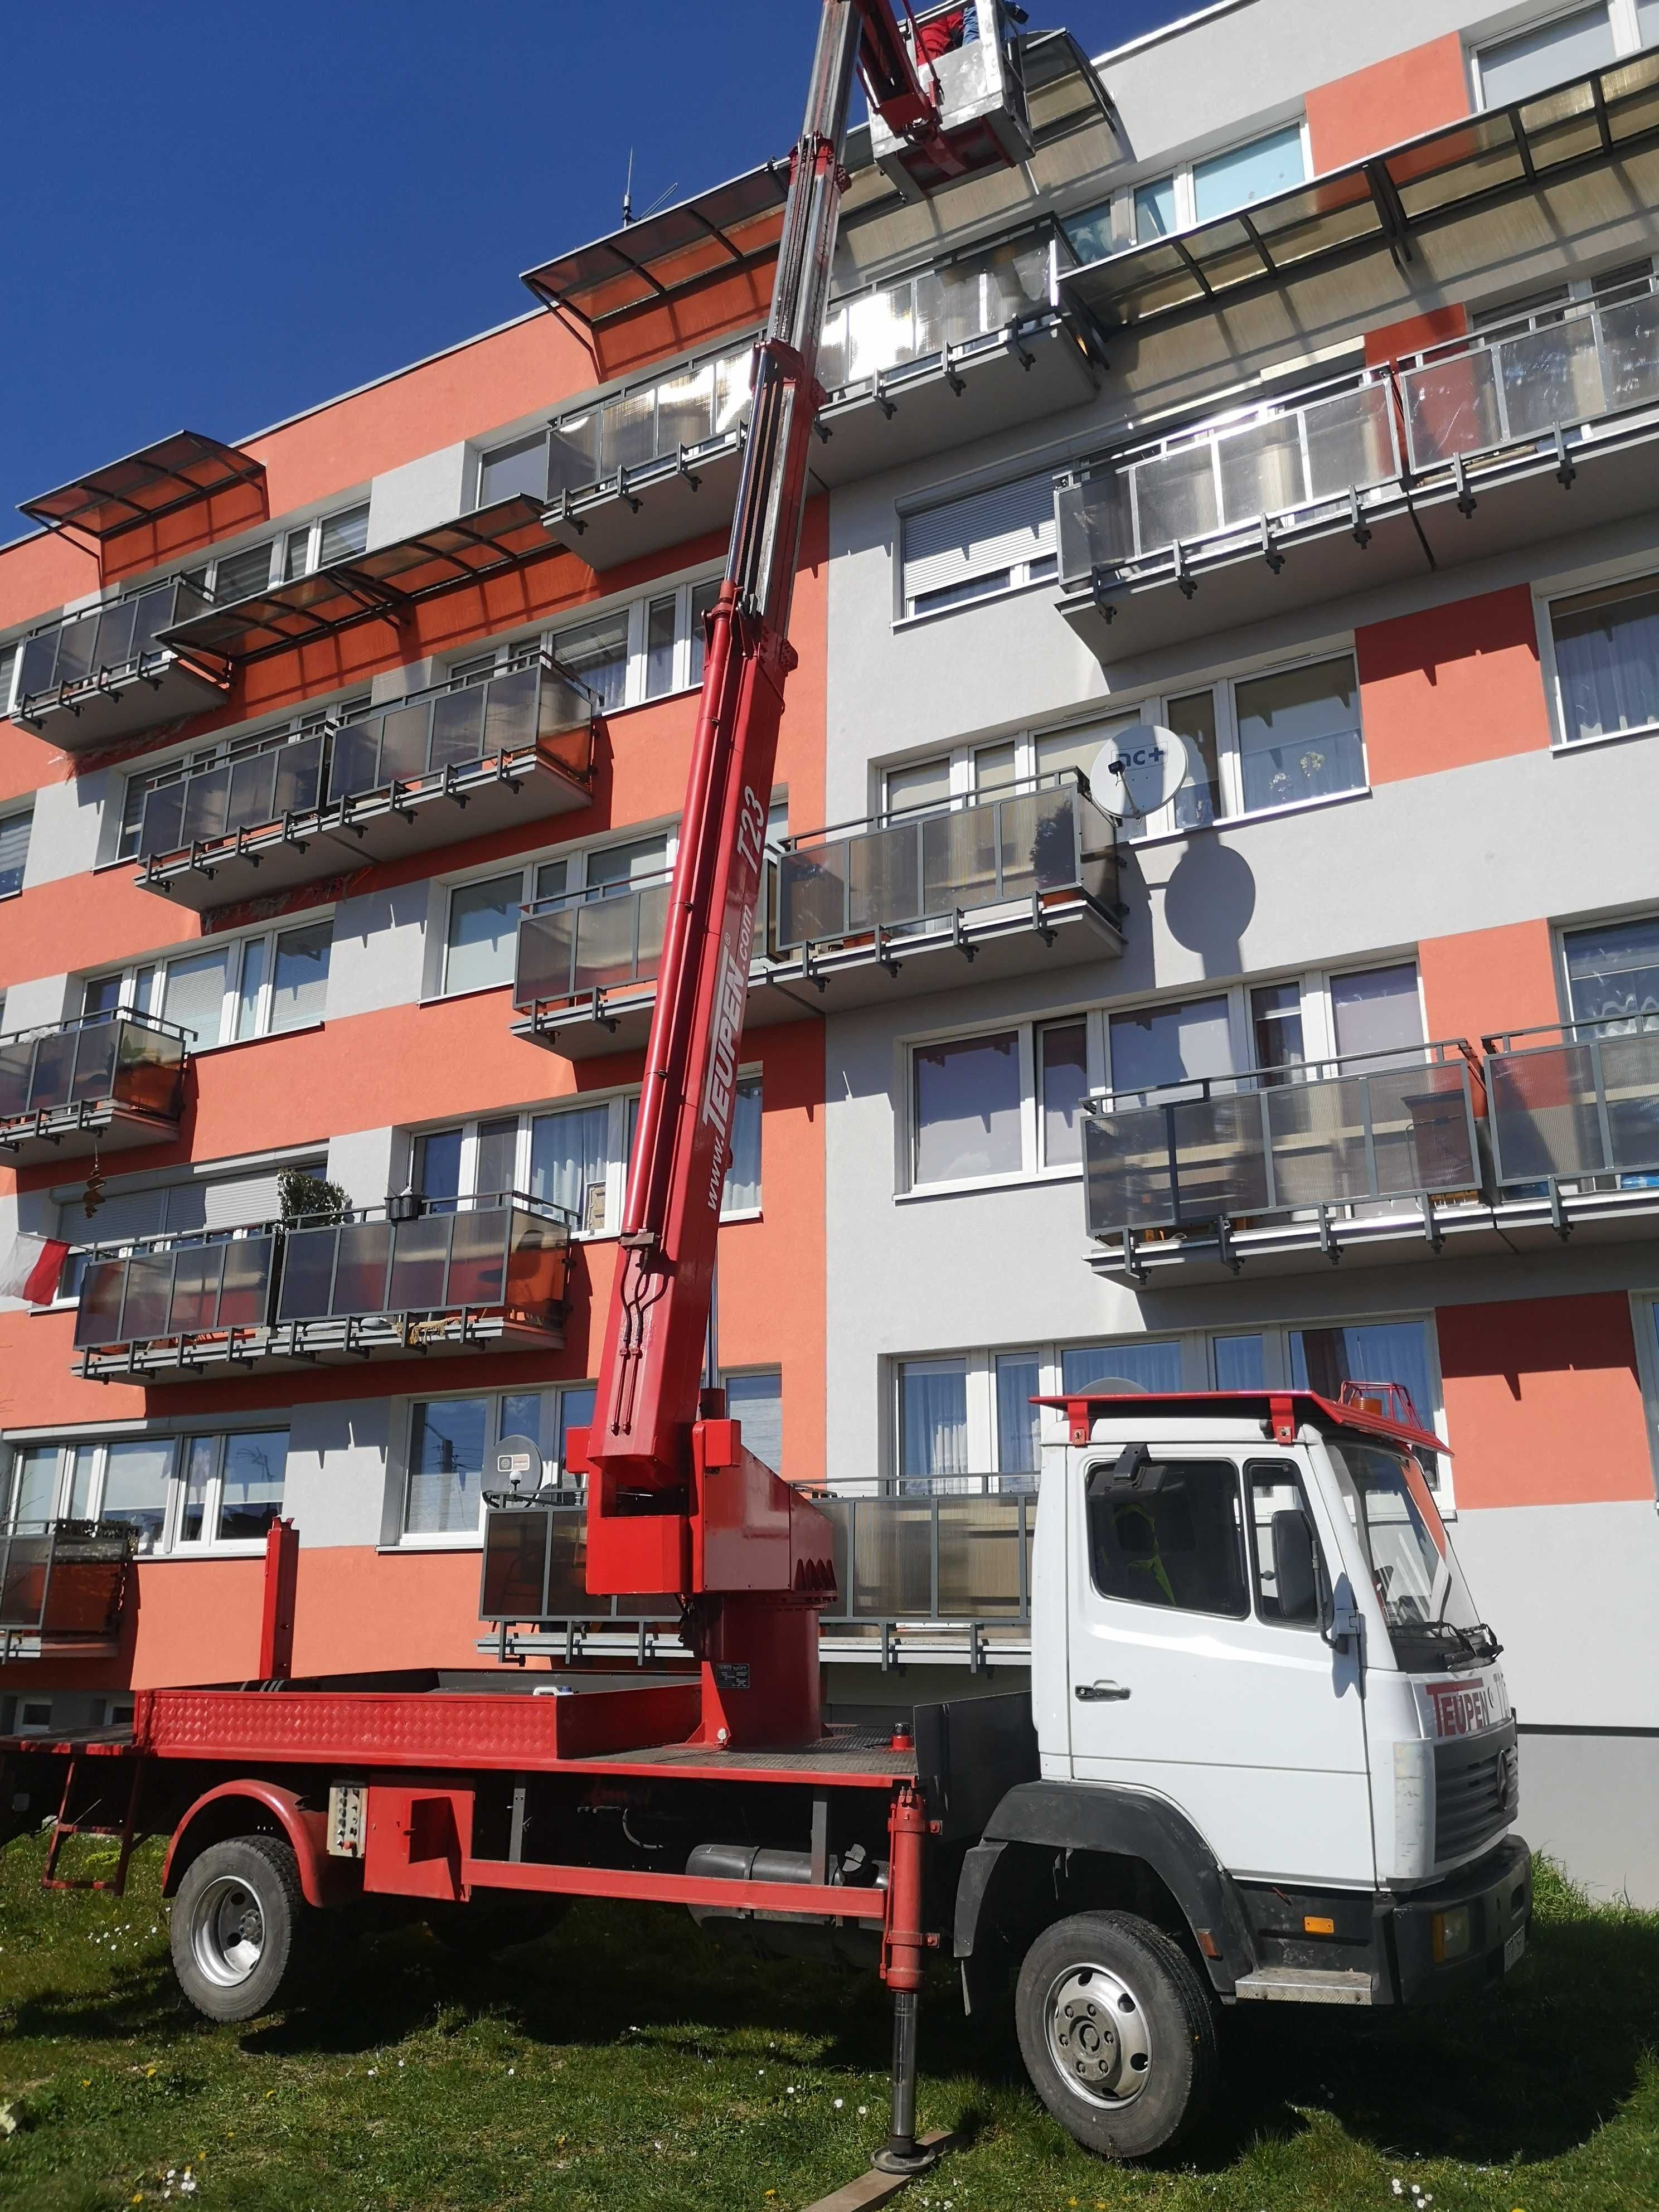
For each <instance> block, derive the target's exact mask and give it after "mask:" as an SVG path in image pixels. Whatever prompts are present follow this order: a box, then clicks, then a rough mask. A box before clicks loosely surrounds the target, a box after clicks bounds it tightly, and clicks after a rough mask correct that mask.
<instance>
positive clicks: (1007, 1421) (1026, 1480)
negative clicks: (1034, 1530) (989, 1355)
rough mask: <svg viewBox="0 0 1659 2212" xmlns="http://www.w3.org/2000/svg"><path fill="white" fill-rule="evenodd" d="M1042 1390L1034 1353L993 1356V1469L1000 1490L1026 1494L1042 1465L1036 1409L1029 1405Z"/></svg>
mask: <svg viewBox="0 0 1659 2212" xmlns="http://www.w3.org/2000/svg"><path fill="white" fill-rule="evenodd" d="M1041 1389H1042V1370H1041V1368H1040V1367H1039V1366H1038V1364H1037V1357H1036V1353H1035V1352H1000V1353H999V1354H998V1355H997V1466H998V1468H999V1469H1000V1474H1001V1478H1002V1480H1001V1485H1000V1486H1001V1488H1003V1489H1004V1490H1028V1489H1031V1488H1033V1487H1034V1486H1035V1478H1036V1473H1037V1470H1038V1468H1040V1467H1041V1466H1042V1448H1041V1442H1040V1437H1041V1430H1040V1426H1039V1422H1038V1416H1037V1409H1036V1407H1035V1406H1034V1405H1033V1404H1032V1403H1031V1400H1032V1399H1033V1398H1035V1397H1036V1395H1037V1393H1038V1392H1039V1391H1040V1390H1041Z"/></svg>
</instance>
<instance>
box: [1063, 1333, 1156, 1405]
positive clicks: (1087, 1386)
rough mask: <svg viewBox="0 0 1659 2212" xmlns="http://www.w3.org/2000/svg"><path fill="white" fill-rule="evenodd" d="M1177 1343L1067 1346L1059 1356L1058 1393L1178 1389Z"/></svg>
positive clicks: (1132, 1342)
mask: <svg viewBox="0 0 1659 2212" xmlns="http://www.w3.org/2000/svg"><path fill="white" fill-rule="evenodd" d="M1181 1376H1182V1356H1181V1346H1179V1344H1149V1343H1146V1342H1145V1341H1144V1340H1141V1339H1139V1338H1132V1339H1130V1340H1127V1342H1120V1343H1117V1344H1074V1345H1069V1346H1067V1347H1066V1350H1065V1351H1064V1352H1061V1353H1060V1389H1061V1391H1062V1393H1069V1392H1072V1391H1078V1390H1106V1389H1125V1388H1127V1389H1130V1390H1179V1389H1181V1387H1182V1383H1181Z"/></svg>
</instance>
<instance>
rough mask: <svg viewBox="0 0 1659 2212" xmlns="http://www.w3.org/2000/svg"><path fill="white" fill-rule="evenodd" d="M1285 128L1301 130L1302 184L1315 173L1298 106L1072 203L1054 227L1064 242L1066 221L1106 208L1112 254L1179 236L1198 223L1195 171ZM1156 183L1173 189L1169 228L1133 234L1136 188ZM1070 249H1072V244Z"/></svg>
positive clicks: (1221, 214) (1221, 217)
mask: <svg viewBox="0 0 1659 2212" xmlns="http://www.w3.org/2000/svg"><path fill="white" fill-rule="evenodd" d="M1291 129H1295V130H1296V131H1298V132H1299V133H1300V135H1301V139H1302V182H1303V183H1304V185H1305V184H1307V183H1309V182H1310V180H1311V179H1312V177H1313V175H1314V173H1315V172H1314V166H1313V139H1312V135H1311V133H1310V129H1309V125H1308V118H1307V114H1306V112H1305V111H1304V112H1302V113H1300V114H1297V115H1287V116H1285V117H1284V118H1282V119H1281V120H1280V121H1279V122H1278V123H1270V124H1268V125H1267V127H1266V128H1265V129H1262V130H1252V131H1250V132H1249V134H1248V136H1246V137H1242V138H1231V139H1229V140H1228V141H1227V143H1225V145H1221V146H1212V147H1211V148H1210V149H1208V151H1207V152H1206V153H1202V154H1195V155H1189V156H1188V159H1187V160H1186V161H1176V162H1172V163H1170V166H1169V167H1166V168H1159V169H1153V170H1150V171H1148V173H1146V175H1145V176H1139V177H1134V178H1132V179H1129V180H1128V181H1127V183H1125V184H1122V185H1119V186H1117V188H1116V189H1115V191H1112V192H1111V193H1110V194H1109V196H1108V197H1107V198H1106V199H1105V200H1104V201H1101V200H1096V201H1094V202H1092V203H1091V204H1089V205H1086V206H1083V207H1079V208H1076V209H1074V210H1072V211H1071V212H1070V213H1068V214H1066V215H1064V216H1061V217H1060V228H1062V230H1065V231H1066V238H1067V242H1068V243H1069V242H1070V232H1069V229H1067V226H1068V225H1069V224H1071V223H1073V222H1081V221H1083V220H1084V219H1085V218H1086V217H1087V216H1099V215H1100V214H1101V213H1102V212H1103V210H1109V211H1110V212H1109V223H1110V227H1111V236H1112V241H1113V243H1112V247H1111V251H1112V252H1114V253H1122V252H1127V251H1129V250H1130V249H1131V248H1132V247H1134V246H1155V245H1157V244H1158V242H1159V240H1163V239H1166V238H1179V237H1180V236H1181V235H1182V233H1183V232H1186V231H1189V230H1195V229H1196V228H1198V225H1199V221H1200V217H1199V214H1198V187H1197V173H1198V172H1199V170H1200V169H1204V168H1207V167H1209V165H1210V163H1211V162H1212V161H1225V159H1226V158H1227V156H1228V155H1231V154H1243V153H1248V152H1249V149H1250V148H1251V147H1252V146H1256V145H1261V144H1263V143H1266V141H1267V140H1268V139H1269V138H1277V137H1281V136H1282V135H1283V134H1285V133H1286V132H1288V131H1291ZM1159 185H1170V186H1172V187H1173V189H1174V193H1175V227H1174V228H1173V229H1172V230H1167V231H1148V233H1147V234H1146V237H1145V238H1142V237H1140V236H1139V234H1138V227H1137V222H1136V208H1135V203H1136V201H1137V199H1138V198H1139V196H1140V194H1141V193H1143V192H1148V191H1156V190H1157V188H1158V186H1159ZM1292 189H1293V188H1292ZM1254 205H1255V202H1254V201H1252V200H1240V201H1237V203H1235V204H1234V206H1233V207H1231V208H1223V209H1221V210H1219V211H1218V213H1217V214H1215V215H1212V216H1205V217H1204V218H1203V220H1204V221H1205V222H1225V219H1226V217H1227V216H1229V215H1231V214H1236V213H1237V210H1238V209H1239V208H1241V207H1252V206H1254ZM1073 251H1074V252H1075V251H1076V249H1075V248H1073Z"/></svg>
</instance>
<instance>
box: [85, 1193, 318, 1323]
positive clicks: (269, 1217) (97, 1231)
mask: <svg viewBox="0 0 1659 2212" xmlns="http://www.w3.org/2000/svg"><path fill="white" fill-rule="evenodd" d="M283 1165H284V1166H295V1167H299V1168H301V1169H303V1170H305V1171H306V1172H307V1174H311V1175H321V1174H323V1173H324V1172H325V1163H324V1162H323V1161H322V1160H321V1159H314V1160H298V1161H285V1162H284V1163H283ZM281 1173H282V1170H281V1169H279V1168H276V1167H267V1168H256V1169H250V1170H244V1171H243V1172H242V1173H240V1174H237V1175H221V1176H180V1177H179V1180H177V1181H176V1182H167V1183H154V1182H146V1183H143V1184H141V1185H139V1186H137V1188H135V1187H134V1186H133V1185H131V1184H125V1185H124V1184H123V1183H122V1182H118V1181H117V1182H112V1183H111V1184H110V1186H109V1187H108V1188H107V1189H106V1192H105V1194H104V1195H103V1198H102V1199H101V1200H100V1203H99V1206H98V1210H97V1212H95V1213H94V1214H91V1215H88V1212H87V1210H86V1206H85V1202H84V1194H83V1193H82V1191H81V1190H80V1189H79V1188H73V1189H71V1190H70V1191H66V1192H60V1193H59V1194H58V1195H60V1196H61V1198H62V1203H61V1204H60V1205H59V1206H58V1235H59V1236H60V1237H62V1238H63V1240H64V1243H66V1244H69V1245H70V1246H73V1247H75V1248H76V1249H75V1250H73V1251H71V1253H70V1258H69V1260H68V1261H67V1262H66V1263H65V1267H64V1277H63V1280H62V1283H61V1284H60V1285H59V1287H58V1297H60V1298H73V1297H77V1296H78V1295H79V1291H80V1282H81V1275H82V1271H83V1269H84V1267H85V1265H86V1261H85V1255H84V1251H83V1249H81V1248H83V1247H85V1246H87V1245H90V1244H97V1245H101V1246H104V1247H106V1248H108V1249H110V1250H112V1251H116V1252H118V1251H121V1250H123V1249H131V1247H132V1246H133V1245H134V1244H136V1243H137V1242H138V1241H139V1239H140V1238H142V1237H161V1236H163V1235H166V1234H167V1233H168V1232H169V1231H171V1232H172V1233H173V1234H174V1235H179V1236H182V1235H186V1234H188V1233H189V1232H191V1231H199V1230H209V1231H225V1232H227V1233H228V1232H229V1231H231V1230H234V1229H247V1228H252V1227H253V1226H254V1225H256V1224H257V1223H259V1222H262V1221H275V1220H276V1218H278V1217H279V1216H280V1214H281V1212H282V1210H283V1209H282V1196H281V1193H280V1190H279V1188H278V1178H279V1176H280V1175H281Z"/></svg>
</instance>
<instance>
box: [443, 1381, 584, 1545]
mask: <svg viewBox="0 0 1659 2212" xmlns="http://www.w3.org/2000/svg"><path fill="white" fill-rule="evenodd" d="M593 1395H594V1393H593V1386H592V1383H574V1384H570V1385H568V1386H567V1387H565V1388H563V1389H545V1390H504V1391H501V1392H499V1393H498V1394H496V1395H492V1396H488V1397H476V1398H428V1399H421V1400H417V1401H416V1403H415V1404H414V1405H413V1406H411V1407H410V1420H409V1450H408V1458H407V1463H406V1465H405V1468H404V1490H403V1503H402V1511H401V1515H400V1519H399V1527H400V1529H401V1533H402V1534H403V1535H404V1537H405V1538H410V1537H415V1538H419V1537H422V1536H425V1537H441V1536H449V1537H453V1536H466V1537H476V1536H477V1535H478V1534H481V1532H482V1528H483V1489H484V1468H485V1466H486V1464H487V1462H488V1460H489V1455H490V1454H491V1452H493V1451H494V1449H495V1447H496V1445H497V1444H499V1443H501V1439H502V1438H503V1437H529V1438H530V1439H531V1441H532V1443H534V1444H535V1445H536V1447H537V1449H538V1450H539V1451H540V1453H541V1455H542V1463H543V1477H544V1481H552V1482H558V1481H560V1480H562V1477H563V1472H564V1449H565V1437H566V1434H567V1432H568V1431H569V1430H571V1429H573V1428H586V1426H587V1425H589V1423H590V1422H591V1421H592V1418H593Z"/></svg>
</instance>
